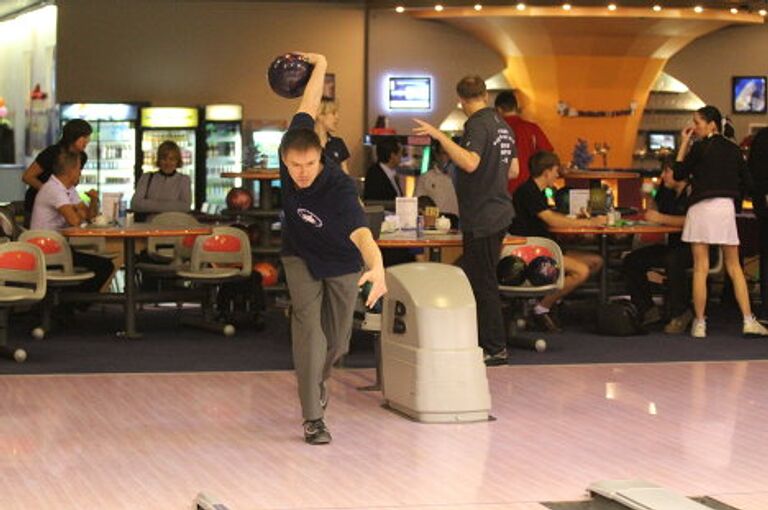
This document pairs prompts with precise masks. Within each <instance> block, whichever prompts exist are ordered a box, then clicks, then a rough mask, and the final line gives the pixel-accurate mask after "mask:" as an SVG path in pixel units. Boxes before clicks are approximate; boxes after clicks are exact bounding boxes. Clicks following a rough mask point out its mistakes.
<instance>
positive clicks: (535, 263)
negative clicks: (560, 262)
mask: <svg viewBox="0 0 768 510" xmlns="http://www.w3.org/2000/svg"><path fill="white" fill-rule="evenodd" d="M526 276H527V277H528V281H529V282H531V285H533V286H535V287H540V286H542V285H552V284H553V283H557V278H558V277H559V276H560V268H559V267H557V261H556V260H555V259H553V258H552V257H547V256H544V255H542V256H540V257H536V258H535V259H533V260H532V261H531V262H530V263H529V264H528V268H527V269H526Z"/></svg>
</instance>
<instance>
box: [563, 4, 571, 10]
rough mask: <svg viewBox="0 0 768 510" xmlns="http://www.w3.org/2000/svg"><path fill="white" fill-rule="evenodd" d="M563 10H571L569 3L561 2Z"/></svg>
mask: <svg viewBox="0 0 768 510" xmlns="http://www.w3.org/2000/svg"><path fill="white" fill-rule="evenodd" d="M563 10H564V11H570V10H571V4H563Z"/></svg>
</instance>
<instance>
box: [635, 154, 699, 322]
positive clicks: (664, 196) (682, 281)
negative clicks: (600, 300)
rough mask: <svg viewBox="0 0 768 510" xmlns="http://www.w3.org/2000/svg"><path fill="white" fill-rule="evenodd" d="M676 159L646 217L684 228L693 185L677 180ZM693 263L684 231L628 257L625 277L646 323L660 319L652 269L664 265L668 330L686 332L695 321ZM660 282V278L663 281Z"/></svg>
mask: <svg viewBox="0 0 768 510" xmlns="http://www.w3.org/2000/svg"><path fill="white" fill-rule="evenodd" d="M673 165H674V159H673V158H668V159H665V160H664V161H663V162H662V170H661V182H662V186H660V187H659V189H658V191H657V192H656V197H655V198H654V200H653V201H651V202H650V204H649V209H648V211H646V213H645V219H646V220H648V221H650V222H653V223H659V224H661V225H673V226H679V227H682V226H683V225H684V224H685V214H686V212H687V211H688V202H689V200H688V198H689V195H690V186H689V185H688V181H686V180H681V181H678V180H676V179H675V175H674V169H673V168H674V167H673ZM692 264H693V259H692V257H691V245H690V244H688V243H684V242H682V240H681V239H680V234H670V235H669V236H668V238H667V243H666V244H652V245H649V246H643V247H642V248H638V249H636V250H634V251H632V252H631V253H629V254H628V255H627V256H626V257H624V279H625V280H626V282H627V291H628V292H629V294H630V296H631V298H632V303H634V305H635V307H637V309H638V312H640V316H641V317H642V318H643V323H644V324H645V325H650V324H653V323H656V322H659V321H660V320H661V319H662V313H661V310H660V309H659V308H658V307H657V306H655V305H654V304H653V300H652V299H651V290H652V289H651V281H650V280H649V279H648V271H650V270H651V269H652V268H656V267H662V268H664V271H665V275H666V289H667V296H666V297H667V307H668V309H669V314H670V317H671V320H670V321H669V323H668V324H667V325H666V326H665V327H664V331H665V332H666V333H683V332H685V331H687V330H688V326H689V325H690V323H691V320H693V311H692V310H691V307H690V302H691V298H690V286H689V284H688V275H687V274H686V270H687V269H688V268H690V267H691V266H692ZM659 281H660V280H659Z"/></svg>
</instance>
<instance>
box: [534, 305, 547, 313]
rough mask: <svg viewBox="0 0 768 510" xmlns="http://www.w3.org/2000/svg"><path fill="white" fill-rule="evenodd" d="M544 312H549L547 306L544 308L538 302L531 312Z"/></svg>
mask: <svg viewBox="0 0 768 510" xmlns="http://www.w3.org/2000/svg"><path fill="white" fill-rule="evenodd" d="M544 313H549V308H545V307H543V306H541V304H540V303H539V304H537V305H536V306H534V307H533V314H534V315H541V314H544Z"/></svg>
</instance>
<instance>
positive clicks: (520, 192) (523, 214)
mask: <svg viewBox="0 0 768 510" xmlns="http://www.w3.org/2000/svg"><path fill="white" fill-rule="evenodd" d="M528 167H529V169H530V177H529V178H528V180H527V181H525V183H523V185H522V186H520V187H519V188H517V190H516V191H515V194H514V195H513V196H512V200H513V202H514V204H515V213H516V216H515V219H514V221H513V222H512V225H511V226H510V228H509V230H510V232H511V233H512V234H516V235H521V236H527V237H533V236H538V237H552V235H551V234H550V233H549V227H588V226H595V225H605V216H595V217H592V218H571V217H569V216H566V215H565V214H561V213H559V212H556V211H553V210H551V209H550V208H549V207H547V199H546V197H545V196H544V190H545V189H547V188H549V187H551V186H554V184H555V181H557V179H559V178H560V159H559V158H558V157H557V155H556V154H555V153H553V152H546V151H540V152H537V153H536V154H534V155H533V156H531V159H530V160H529V161H528ZM563 266H564V267H563V269H564V270H565V284H564V285H563V288H562V289H561V290H559V291H558V292H555V293H553V294H548V295H546V296H544V297H543V298H541V300H540V301H539V302H538V303H537V304H536V306H535V307H534V309H533V320H534V322H535V323H536V325H537V326H538V327H539V328H541V329H544V330H546V331H554V332H557V331H561V329H560V325H559V324H558V323H557V321H556V320H555V319H554V317H553V316H552V315H551V314H550V310H551V308H552V306H554V304H555V303H557V302H558V301H560V300H561V299H563V298H564V297H565V296H567V295H568V294H570V293H571V292H573V291H574V290H575V289H576V288H578V287H579V286H580V285H581V284H583V283H584V282H585V281H587V278H589V277H590V275H593V274H595V273H596V272H598V271H599V270H600V268H601V267H602V266H603V258H602V257H601V256H600V255H598V254H596V253H589V252H583V251H576V250H568V252H567V253H565V254H564V255H563Z"/></svg>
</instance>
